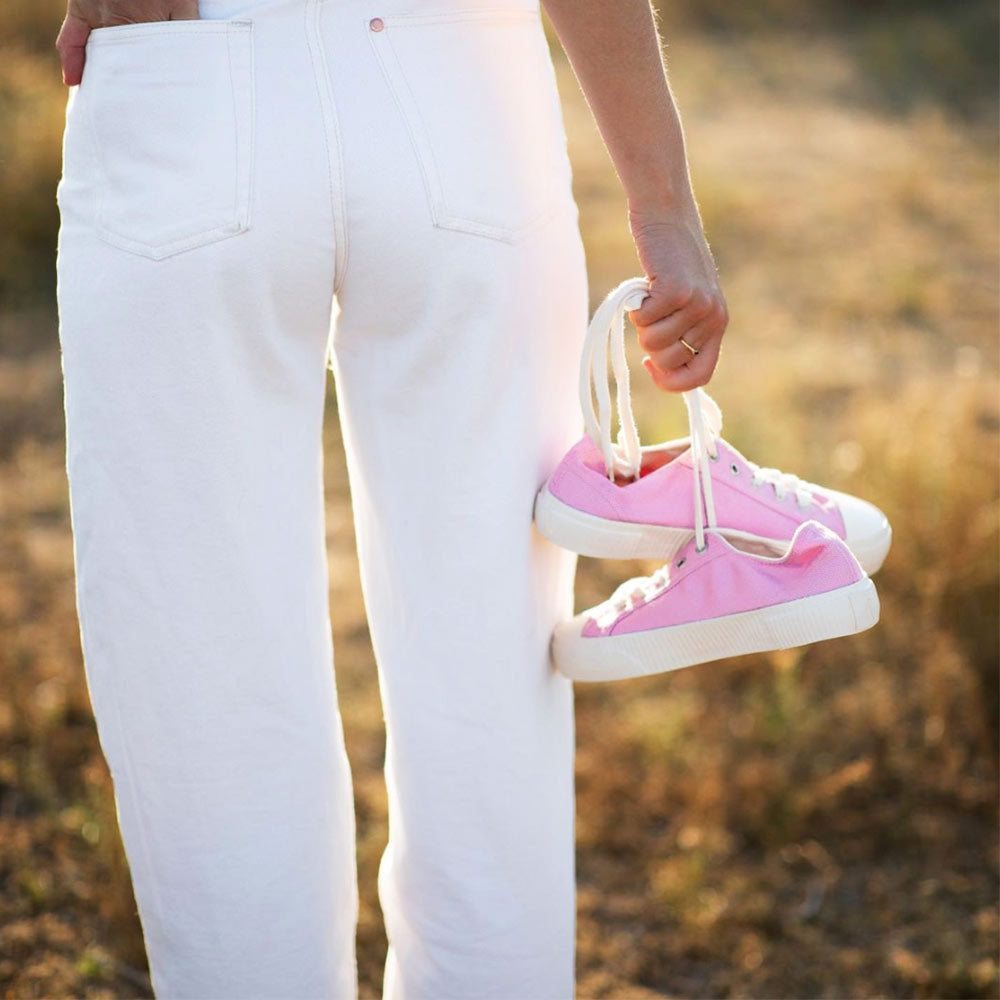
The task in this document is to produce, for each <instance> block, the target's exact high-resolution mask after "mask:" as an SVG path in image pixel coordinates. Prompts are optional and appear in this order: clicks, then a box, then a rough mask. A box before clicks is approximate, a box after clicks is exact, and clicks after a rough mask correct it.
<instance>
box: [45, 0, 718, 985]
mask: <svg viewBox="0 0 1000 1000" xmlns="http://www.w3.org/2000/svg"><path fill="white" fill-rule="evenodd" d="M544 6H545V11H546V12H547V14H548V17H549V19H550V21H551V23H552V25H553V27H554V28H555V30H556V32H557V34H558V36H559V39H560V41H561V44H562V45H563V46H564V47H565V49H566V51H567V53H568V56H569V58H570V60H571V63H572V66H573V68H574V71H575V73H576V75H577V77H578V79H579V82H580V84H581V87H582V89H583V90H584V93H585V95H586V98H587V100H588V102H589V105H590V108H591V109H592V112H593V114H594V117H595V120H596V121H597V123H598V126H599V128H600V131H601V134H602V135H603V138H604V140H605V142H606V143H607V146H608V149H609V150H610V153H611V156H612V159H613V162H614V165H615V167H616V169H617V171H618V174H619V176H620V178H621V181H622V185H623V189H624V193H625V196H626V207H627V221H628V224H629V226H630V230H631V234H632V236H633V238H634V241H635V245H636V251H637V255H638V259H639V262H640V263H641V266H642V269H643V271H644V273H645V274H646V276H647V277H648V278H649V279H650V282H651V294H650V295H649V297H648V298H647V299H646V300H645V301H644V302H643V304H642V307H641V308H640V309H638V310H636V311H635V312H634V313H633V314H632V319H633V321H634V322H635V323H636V325H637V327H638V329H639V333H640V340H641V342H642V344H643V347H644V348H645V350H647V351H648V352H649V357H650V372H651V374H652V376H653V378H654V379H655V381H656V384H657V385H658V386H659V387H660V388H661V389H663V390H667V391H681V390H685V389H689V388H692V387H694V386H698V385H703V384H705V383H706V382H707V381H708V380H709V378H710V377H711V375H712V372H713V370H714V368H715V365H716V361H717V358H718V354H719V347H720V343H721V340H722V336H723V333H724V330H725V326H726V321H727V314H726V306H725V300H724V297H723V294H722V292H721V290H720V286H719V280H718V277H717V274H716V269H715V266H714V264H713V261H712V257H711V254H710V252H709V248H708V245H707V243H706V239H705V236H704V233H703V231H702V226H701V222H700V219H699V214H698V210H697V207H696V204H695V199H694V196H693V194H692V189H691V183H690V179H689V174H688V167H687V163H686V157H685V149H684V140H683V135H682V128H681V123H680V120H679V117H678V114H677V111H676V108H675V105H674V102H673V99H672V96H671V92H670V88H669V85H668V81H667V77H666V74H665V71H664V66H663V59H662V53H661V45H660V39H659V36H658V31H657V27H656V22H655V19H654V13H653V11H652V10H651V8H650V6H649V3H648V0H546V2H545V5H544ZM541 13H542V11H541V8H540V6H539V4H538V0H201V3H200V4H198V3H196V2H195V0H70V4H69V9H68V13H67V16H66V20H65V22H64V24H63V27H62V30H61V32H60V34H59V38H58V41H57V45H58V48H59V51H60V54H61V58H62V66H63V73H64V80H65V82H66V83H67V84H68V85H69V86H70V88H71V89H70V91H69V99H68V103H67V113H66V130H65V137H64V160H63V175H62V178H61V180H60V183H59V187H58V192H57V197H58V203H59V207H60V211H61V228H60V234H59V245H58V258H57V278H58V305H59V314H60V326H59V337H60V345H61V364H62V374H63V384H64V406H65V417H66V468H67V477H68V484H69V499H70V511H71V518H72V529H73V540H74V559H75V574H76V578H75V579H76V600H77V609H78V614H79V621H80V635H81V643H82V648H83V656H84V663H85V667H86V678H87V684H88V691H89V694H90V698H91V702H92V705H93V708H94V714H95V719H96V725H97V730H98V735H99V738H100V743H101V748H102V751H103V753H104V755H105V757H106V760H107V762H108V766H109V770H110V772H111V775H112V779H113V784H114V790H115V802H116V808H117V815H118V821H119V825H120V831H121V836H122V842H123V846H124V849H125V851H126V855H127V858H128V862H129V866H130V872H131V877H132V882H133V887H134V891H135V898H136V903H137V907H138V912H139V917H140V920H141V924H142V929H143V934H144V939H145V944H146V949H147V953H148V958H149V964H150V974H151V979H152V984H153V988H154V991H155V993H156V995H157V996H159V997H171V998H174V997H177V998H181V997H186V998H199V1000H206V998H215V1000H219V998H230V997H231V998H239V1000H251V998H269V1000H274V998H279V997H281V998H295V1000H303V998H324V1000H329V998H342V997H354V996H355V995H356V992H357V972H356V962H355V945H354V936H355V922H356V916H357V886H356V867H355V853H354V847H355V845H354V832H355V830H354V813H353V805H352V796H351V775H350V770H349V766H348V760H347V756H346V754H345V749H344V742H343V735H342V729H341V718H340V714H339V709H338V706H337V701H336V693H335V681H334V672H333V649H332V640H331V636H330V618H329V603H328V580H327V569H328V566H327V561H326V560H327V557H326V549H325V533H324V506H323V491H322V438H321V435H322V426H323V407H324V396H325V387H326V373H327V369H328V368H329V369H331V370H332V373H333V377H334V379H335V387H336V394H337V407H338V413H339V420H340V424H341V428H342V430H343V436H344V444H345V451H346V456H347V469H348V476H349V482H350V488H351V495H352V501H353V510H354V519H355V528H356V534H357V541H358V551H359V559H360V566H361V579H362V588H363V594H364V599H365V604H366V608H367V612H368V616H369V621H370V627H371V636H372V642H373V647H374V652H375V656H376V660H377V666H378V681H379V688H380V693H381V696H382V701H383V707H384V714H385V723H386V732H387V745H386V759H385V776H386V784H387V788H388V798H389V842H388V845H387V847H386V849H385V852H384V854H383V856H382V860H381V864H380V867H379V873H378V890H379V898H380V901H381V905H382V908H383V912H384V917H385V924H386V929H387V935H388V941H389V950H388V955H387V959H386V967H385V981H384V993H385V996H386V997H387V998H390V1000H416V998H433V1000H444V998H448V997H460V998H462V1000H474V998H486V997H494V998H504V1000H514V998H517V1000H552V998H569V997H571V996H572V995H573V989H574V983H573V975H574V935H575V895H574V843H573V833H574V795H573V742H574V730H573V714H572V712H573V700H572V699H573V695H572V687H571V684H570V682H569V681H567V680H566V679H565V678H562V677H560V676H559V675H558V674H557V673H556V672H555V671H554V670H553V669H552V667H551V664H550V660H549V642H550V636H551V633H552V631H553V627H554V625H555V624H556V623H557V622H559V621H561V620H564V619H566V618H568V617H569V616H570V615H571V614H572V610H573V608H572V605H573V576H574V569H575V559H576V557H575V556H574V555H573V554H571V553H569V552H566V551H564V550H561V549H559V548H557V547H556V546H555V545H553V544H551V543H550V542H548V541H546V540H545V539H544V538H542V537H541V536H540V535H539V534H538V533H537V531H535V529H534V528H533V525H532V503H533V500H534V497H535V494H536V491H537V490H538V488H539V486H540V485H541V484H542V482H543V481H544V480H545V477H546V476H547V475H548V473H549V472H550V471H551V470H552V468H553V467H554V466H555V464H556V463H557V461H558V460H559V458H560V457H561V456H562V455H563V453H564V452H565V451H566V449H567V447H568V446H569V445H570V444H571V443H572V442H573V441H574V440H576V438H577V437H578V436H579V434H580V430H581V428H580V422H579V421H580V418H579V408H578V403H577V396H576V391H577V390H576V379H577V359H578V357H579V350H580V345H581V342H582V337H583V334H584V331H585V329H586V326H587V319H588V287H587V275H586V269H585V254H584V248H583V243H582V240H581V235H580V230H579V224H578V221H579V213H578V206H577V204H576V202H575V200H574V197H573V192H572V170H571V164H570V161H569V157H568V153H567V143H566V134H565V130H564V121H563V115H562V108H561V106H560V103H559V96H558V92H557V88H556V78H555V72H554V67H553V63H552V61H551V56H550V52H549V49H548V45H547V42H546V38H545V34H544V30H543V22H542V19H541ZM682 338H683V339H684V340H685V341H686V343H687V344H688V345H691V346H692V347H693V348H695V349H696V350H697V352H698V353H697V354H693V353H692V352H691V351H690V350H689V349H688V348H687V347H686V346H685V345H682V344H681V343H680V341H681V339H682Z"/></svg>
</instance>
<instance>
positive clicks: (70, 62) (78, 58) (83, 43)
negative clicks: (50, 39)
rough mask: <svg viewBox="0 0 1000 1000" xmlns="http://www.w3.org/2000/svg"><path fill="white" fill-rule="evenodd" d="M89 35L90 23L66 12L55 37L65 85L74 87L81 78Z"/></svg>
mask: <svg viewBox="0 0 1000 1000" xmlns="http://www.w3.org/2000/svg"><path fill="white" fill-rule="evenodd" d="M89 37H90V25H89V24H88V23H87V21H86V20H85V19H84V18H82V17H80V16H78V15H77V14H67V15H66V20H65V21H63V23H62V27H61V28H60V29H59V35H58V37H57V38H56V48H57V49H58V50H59V61H60V63H61V64H62V75H63V83H65V84H66V86H67V87H75V86H76V85H77V84H78V83H79V82H80V81H81V80H82V79H83V62H84V59H85V58H86V52H87V39H88V38H89Z"/></svg>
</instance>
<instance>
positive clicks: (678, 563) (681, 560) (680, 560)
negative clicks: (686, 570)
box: [677, 556, 687, 569]
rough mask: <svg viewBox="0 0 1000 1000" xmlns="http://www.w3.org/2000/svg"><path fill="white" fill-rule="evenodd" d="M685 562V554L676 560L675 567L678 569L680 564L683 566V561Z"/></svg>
mask: <svg viewBox="0 0 1000 1000" xmlns="http://www.w3.org/2000/svg"><path fill="white" fill-rule="evenodd" d="M686 562H687V556H682V557H681V558H680V559H678V560H677V568H678V569H680V568H681V566H683V565H684V563H686Z"/></svg>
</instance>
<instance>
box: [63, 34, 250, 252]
mask: <svg viewBox="0 0 1000 1000" xmlns="http://www.w3.org/2000/svg"><path fill="white" fill-rule="evenodd" d="M165 39H166V41H164V40H165ZM210 39H211V41H208V40H210ZM185 41H191V42H192V43H195V42H197V45H198V47H199V50H198V51H196V52H192V51H190V48H189V46H188V45H186V44H184V42H185ZM147 42H148V44H147ZM80 96H85V97H86V101H85V104H86V111H87V116H86V117H87V119H88V121H89V125H90V130H91V133H92V136H93V140H94V145H95V148H96V150H97V155H98V162H99V170H100V173H101V175H102V182H101V185H100V191H101V193H100V197H99V202H98V206H97V233H98V235H99V236H100V237H101V239H103V240H104V241H105V242H107V243H110V244H112V245H114V246H117V247H120V248H121V249H124V250H128V251H130V252H132V253H136V254H139V255H141V256H144V257H150V258H152V259H154V260H161V259H163V258H165V257H170V256H173V255H175V254H179V253H183V252H185V251H187V250H192V249H194V248H196V247H200V246H204V245H206V244H208V243H214V242H218V241H219V240H224V239H228V238H230V237H232V236H236V235H238V234H240V233H243V232H246V231H247V230H248V229H249V227H250V206H251V193H252V181H253V162H254V157H253V146H254V119H255V111H254V69H253V24H252V22H250V21H197V20H192V21H164V22H153V23H143V24H130V25H121V26H115V27H109V28H103V29H98V30H97V31H96V32H93V33H92V34H91V37H90V40H89V42H88V55H87V67H86V69H85V71H84V84H82V85H81V95H80ZM144 100H146V101H148V102H149V105H148V106H143V104H142V101H144ZM185 125H188V126H189V128H188V129H187V130H185V128H184V126H185ZM130 128H131V129H132V132H131V134H130V132H129V130H130Z"/></svg>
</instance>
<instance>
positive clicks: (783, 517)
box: [548, 435, 845, 539]
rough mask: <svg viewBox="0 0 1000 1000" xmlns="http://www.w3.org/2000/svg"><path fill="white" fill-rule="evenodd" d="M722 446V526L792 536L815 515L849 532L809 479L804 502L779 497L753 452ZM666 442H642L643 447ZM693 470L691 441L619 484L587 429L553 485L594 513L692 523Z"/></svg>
mask: <svg viewBox="0 0 1000 1000" xmlns="http://www.w3.org/2000/svg"><path fill="white" fill-rule="evenodd" d="M682 446H683V445H682ZM717 446H718V458H717V459H716V460H714V461H712V462H711V472H712V488H713V493H714V498H715V512H716V517H717V519H718V526H719V528H729V529H736V530H739V531H746V532H750V533H752V534H755V535H762V536H764V537H767V538H776V539H787V538H790V537H791V536H792V534H793V532H794V531H795V529H796V528H797V527H798V526H799V525H800V524H802V523H803V522H804V521H807V520H814V521H818V522H819V523H820V524H823V525H824V526H826V527H827V528H829V529H830V530H831V531H833V532H834V533H835V534H836V535H838V536H839V537H840V538H844V537H845V528H844V519H843V517H842V515H841V513H840V510H839V508H838V507H837V504H836V503H835V502H834V501H833V499H832V498H830V497H828V496H826V495H825V494H823V493H821V492H819V491H817V490H814V489H812V488H811V487H810V489H811V492H812V494H813V497H814V500H813V502H812V503H810V504H809V505H808V506H806V507H799V505H798V503H797V501H796V498H795V493H794V491H792V490H789V491H788V493H787V494H786V495H785V497H784V499H782V500H779V499H778V497H777V494H776V491H775V489H774V488H773V487H772V486H771V485H770V484H768V483H761V484H760V485H758V486H756V487H755V486H754V485H753V484H752V474H753V473H752V470H751V468H750V467H749V465H748V463H747V460H746V459H745V458H744V457H743V456H742V455H741V454H740V453H739V452H738V451H737V450H736V449H735V448H734V447H733V446H732V445H731V444H728V443H727V442H726V441H724V440H722V439H721V438H718V439H717ZM666 447H667V445H665V444H662V445H657V446H654V447H651V448H644V449H643V454H644V455H646V456H648V455H650V454H653V453H655V452H657V451H662V450H664V449H665V448H666ZM692 475H693V472H692V468H691V452H690V449H685V450H684V451H683V452H682V453H681V454H680V455H678V456H677V457H676V458H674V459H672V460H671V461H669V462H667V463H666V464H664V465H661V466H660V467H659V468H658V469H654V470H652V471H650V472H647V473H645V474H643V475H641V476H640V478H639V479H637V480H635V481H634V482H629V483H626V484H624V485H618V484H616V483H613V482H611V480H610V479H608V477H607V474H606V473H605V465H604V458H603V456H602V455H601V452H600V450H599V449H598V448H597V447H596V446H595V445H594V443H593V442H592V441H591V439H590V437H589V436H587V435H584V437H583V438H581V439H580V440H579V441H578V442H577V443H576V444H575V445H574V446H573V447H572V448H571V449H570V450H569V451H568V452H567V453H566V455H565V456H564V457H563V460H562V461H561V462H560V463H559V465H558V467H557V468H556V469H555V471H554V472H553V473H552V476H551V477H550V479H549V482H548V489H549V491H550V492H551V493H552V494H553V495H554V496H556V497H557V498H558V499H559V500H561V501H562V502H563V503H565V504H567V505H569V506H570V507H574V508H576V509H577V510H580V511H584V512H585V513H587V514H593V515H594V516H596V517H603V518H608V519H609V520H615V521H629V522H633V523H637V524H654V525H662V526H665V527H671V528H690V529H692V530H693V528H694V506H693V503H692V494H691V477H692Z"/></svg>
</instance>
